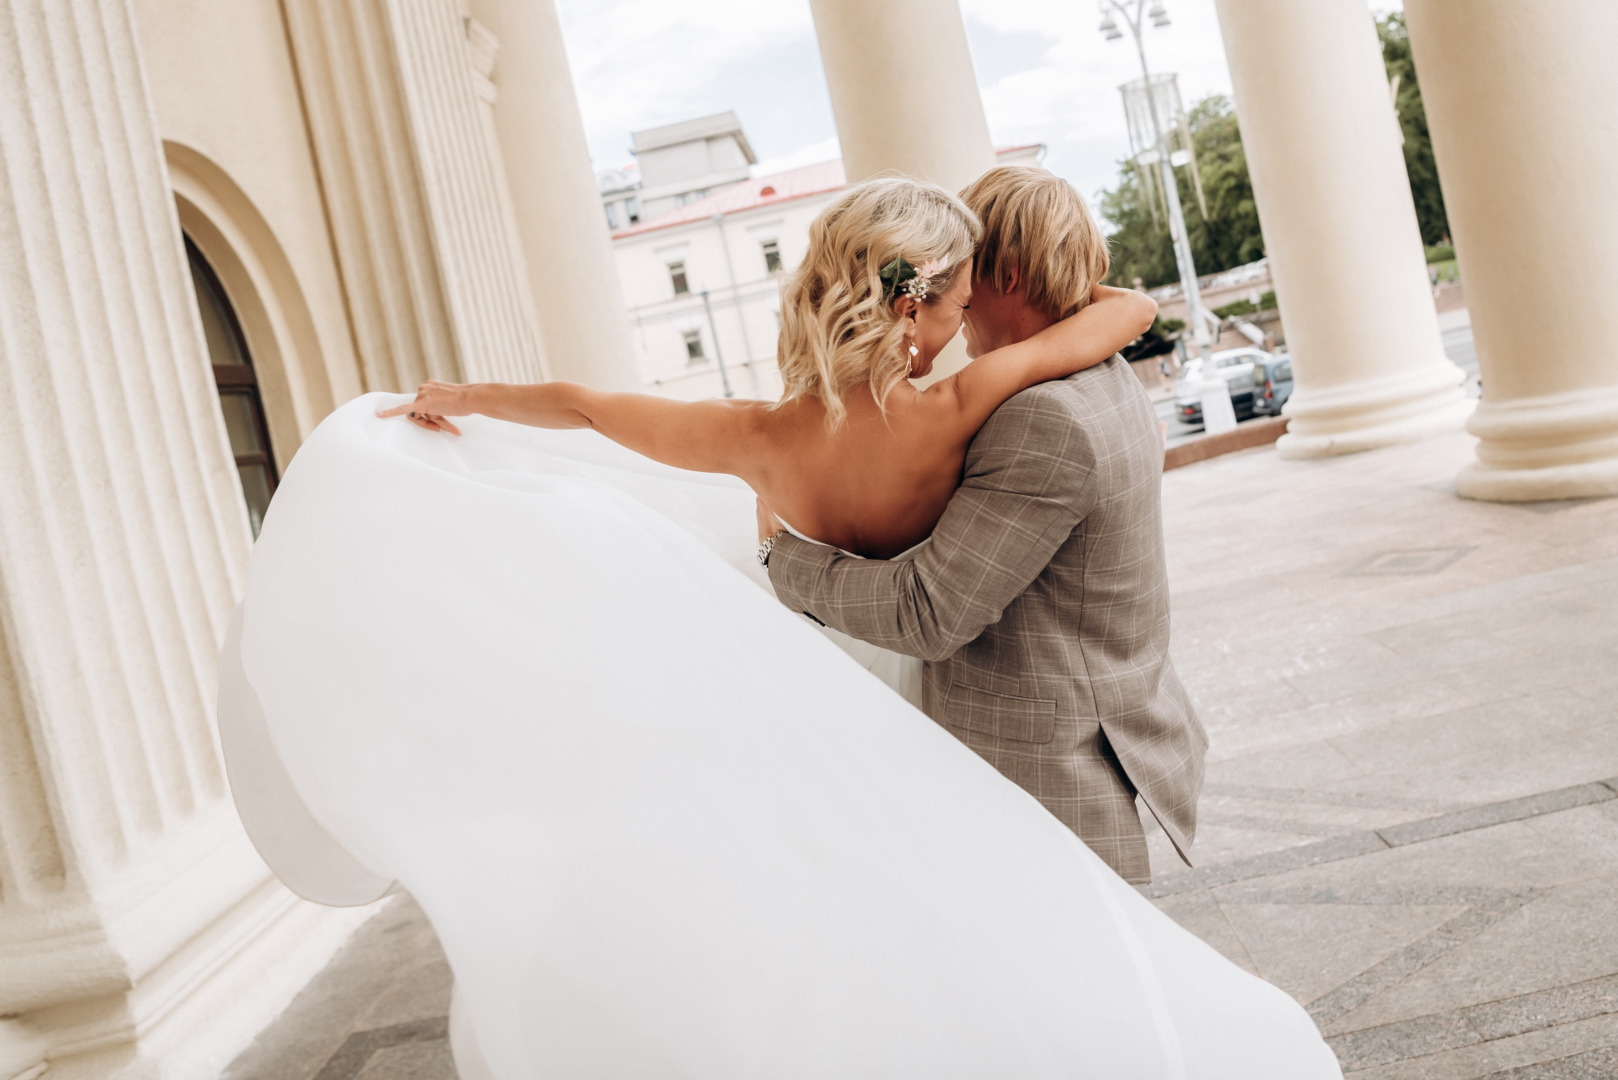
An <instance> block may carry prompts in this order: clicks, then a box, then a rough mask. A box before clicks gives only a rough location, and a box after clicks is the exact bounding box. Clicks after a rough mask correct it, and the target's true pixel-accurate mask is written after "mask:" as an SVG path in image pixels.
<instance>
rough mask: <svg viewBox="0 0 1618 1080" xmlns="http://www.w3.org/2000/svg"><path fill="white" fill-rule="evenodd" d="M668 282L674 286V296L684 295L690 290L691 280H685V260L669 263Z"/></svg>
mask: <svg viewBox="0 0 1618 1080" xmlns="http://www.w3.org/2000/svg"><path fill="white" fill-rule="evenodd" d="M669 282H670V284H672V285H673V286H674V295H675V296H684V295H685V294H686V293H688V292H690V291H691V282H689V281H687V280H686V276H685V260H684V259H681V260H680V261H679V262H671V263H669Z"/></svg>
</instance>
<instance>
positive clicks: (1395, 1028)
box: [1326, 1013, 1483, 1073]
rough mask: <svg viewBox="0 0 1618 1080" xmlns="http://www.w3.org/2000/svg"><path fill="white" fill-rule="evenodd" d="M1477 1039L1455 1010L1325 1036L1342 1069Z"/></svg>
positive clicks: (1348, 1070) (1468, 1043)
mask: <svg viewBox="0 0 1618 1080" xmlns="http://www.w3.org/2000/svg"><path fill="white" fill-rule="evenodd" d="M1480 1042H1483V1037H1482V1036H1481V1035H1479V1034H1478V1033H1477V1031H1476V1030H1474V1029H1473V1027H1472V1026H1471V1025H1470V1024H1468V1023H1467V1022H1466V1019H1465V1018H1464V1017H1462V1016H1461V1015H1460V1014H1459V1013H1442V1014H1440V1015H1438V1016H1420V1017H1417V1018H1416V1019H1414V1020H1404V1021H1401V1022H1399V1023H1397V1024H1384V1025H1382V1026H1381V1027H1374V1028H1367V1029H1366V1030H1364V1031H1353V1032H1349V1033H1348V1034H1345V1035H1333V1036H1330V1037H1329V1038H1327V1040H1326V1043H1327V1045H1328V1046H1330V1047H1331V1048H1332V1050H1333V1051H1334V1052H1335V1053H1336V1054H1337V1060H1338V1061H1339V1062H1340V1063H1341V1064H1342V1066H1343V1071H1344V1072H1345V1073H1351V1072H1355V1071H1357V1070H1363V1069H1368V1068H1371V1067H1373V1066H1376V1065H1390V1064H1392V1063H1394V1062H1396V1061H1408V1060H1409V1059H1411V1058H1418V1057H1426V1056H1427V1055H1429V1054H1437V1053H1440V1052H1442V1051H1444V1050H1454V1049H1455V1048H1456V1047H1460V1046H1471V1045H1473V1044H1475V1043H1480Z"/></svg>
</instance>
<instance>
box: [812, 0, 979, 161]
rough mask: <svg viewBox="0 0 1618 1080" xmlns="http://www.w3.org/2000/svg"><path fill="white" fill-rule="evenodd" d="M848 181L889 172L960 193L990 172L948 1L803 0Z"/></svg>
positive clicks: (971, 78)
mask: <svg viewBox="0 0 1618 1080" xmlns="http://www.w3.org/2000/svg"><path fill="white" fill-rule="evenodd" d="M809 7H810V10H811V11H813V12H814V18H815V36H816V37H817V38H819V40H820V59H821V63H822V64H823V65H824V66H825V69H826V85H827V86H828V87H829V88H830V90H831V105H832V112H833V113H834V114H835V115H836V117H837V140H838V142H840V143H841V144H842V148H843V169H844V170H845V171H846V172H847V174H848V180H849V183H858V182H859V181H861V180H865V179H868V178H870V177H872V176H875V175H876V174H877V173H879V172H885V171H887V170H890V169H891V170H896V171H898V172H902V173H907V174H909V175H911V176H917V177H921V178H923V179H927V180H932V181H934V182H936V183H939V184H942V185H943V186H945V187H947V188H949V189H950V190H951V191H959V190H961V189H962V188H964V187H965V186H966V185H967V184H970V183H971V182H972V181H973V180H975V179H977V178H978V176H980V175H981V174H982V173H984V172H986V171H987V170H988V169H990V168H992V167H993V165H994V148H993V146H992V145H991V144H990V142H989V125H988V122H987V121H985V120H984V118H983V100H982V99H981V98H980V97H979V96H978V83H977V76H976V75H975V74H974V73H973V70H972V54H971V52H970V51H969V50H968V49H967V45H966V26H965V24H964V23H962V21H961V9H960V7H959V6H958V5H957V4H956V0H904V2H902V3H891V2H889V3H871V2H869V0H810V4H809Z"/></svg>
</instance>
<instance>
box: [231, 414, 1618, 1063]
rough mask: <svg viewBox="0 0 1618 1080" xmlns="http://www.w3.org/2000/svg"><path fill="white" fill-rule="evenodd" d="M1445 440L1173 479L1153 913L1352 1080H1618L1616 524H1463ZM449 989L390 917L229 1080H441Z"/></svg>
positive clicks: (1244, 456) (1500, 514)
mask: <svg viewBox="0 0 1618 1080" xmlns="http://www.w3.org/2000/svg"><path fill="white" fill-rule="evenodd" d="M1471 442H1472V440H1471V439H1470V438H1468V437H1466V436H1464V435H1455V436H1449V437H1444V438H1438V439H1433V440H1429V441H1427V442H1424V443H1421V444H1418V445H1415V446H1405V447H1392V448H1389V449H1385V450H1379V451H1373V452H1371V453H1366V454H1358V455H1354V456H1351V457H1344V458H1337V459H1331V460H1327V461H1311V462H1291V461H1283V460H1281V459H1280V458H1279V457H1278V456H1277V455H1276V454H1275V452H1274V450H1273V449H1271V448H1264V449H1260V450H1253V451H1248V452H1245V453H1241V454H1235V455H1231V456H1229V457H1224V458H1216V459H1214V460H1211V461H1207V462H1204V463H1200V464H1197V465H1193V466H1190V467H1187V468H1183V469H1179V470H1175V471H1173V472H1170V473H1168V474H1167V475H1166V476H1165V477H1164V485H1163V486H1164V491H1163V502H1164V510H1165V528H1166V531H1167V535H1168V543H1169V559H1170V566H1169V573H1170V581H1171V586H1172V589H1173V596H1174V656H1175V661H1176V664H1177V665H1178V667H1179V669H1180V672H1181V674H1182V677H1183V678H1184V679H1185V681H1186V684H1187V686H1188V687H1189V689H1190V690H1191V693H1192V695H1193V697H1194V698H1195V700H1196V701H1197V703H1198V707H1199V709H1200V711H1201V714H1202V716H1203V718H1204V720H1205V722H1206V723H1207V725H1208V728H1209V732H1210V736H1211V738H1212V749H1211V752H1210V758H1209V768H1208V783H1207V787H1206V790H1205V794H1204V798H1203V801H1202V821H1201V826H1200V831H1199V835H1198V838H1197V845H1196V855H1197V861H1198V866H1197V867H1196V868H1195V869H1189V868H1187V867H1185V866H1184V865H1182V864H1181V863H1180V862H1179V861H1178V859H1177V858H1176V857H1175V856H1174V854H1173V852H1172V849H1171V848H1170V847H1169V845H1168V843H1167V840H1166V839H1165V838H1164V837H1163V836H1162V835H1161V833H1158V832H1155V831H1154V832H1153V835H1152V845H1153V864H1154V867H1155V868H1156V871H1157V878H1156V880H1155V882H1154V883H1153V885H1152V886H1151V887H1150V888H1149V889H1148V890H1147V892H1148V895H1150V896H1152V897H1153V898H1154V900H1155V902H1156V903H1157V904H1159V905H1160V906H1161V907H1162V909H1163V910H1164V911H1166V912H1167V913H1168V914H1169V915H1171V916H1172V917H1174V918H1175V919H1177V920H1178V921H1179V922H1180V923H1181V924H1182V925H1184V926H1185V927H1187V928H1188V929H1190V930H1191V931H1192V932H1194V933H1196V934H1198V935H1199V936H1201V937H1202V938H1203V939H1204V940H1206V941H1208V942H1209V943H1210V944H1212V945H1213V946H1214V947H1215V948H1217V949H1219V950H1220V951H1221V952H1223V953H1224V954H1225V955H1226V956H1228V957H1230V958H1231V959H1232V960H1233V961H1234V962H1236V963H1237V964H1240V965H1241V966H1243V967H1245V968H1247V969H1248V970H1250V971H1254V972H1256V973H1258V974H1260V975H1262V976H1263V977H1265V978H1267V979H1269V980H1271V981H1272V982H1274V983H1276V984H1277V985H1279V986H1280V987H1282V988H1283V989H1285V990H1286V991H1288V992H1289V993H1291V994H1293V995H1294V996H1295V997H1296V998H1297V999H1298V1000H1299V1001H1300V1002H1302V1003H1303V1004H1304V1005H1305V1006H1306V1007H1307V1008H1308V1009H1309V1010H1310V1011H1311V1013H1312V1014H1313V1015H1314V1016H1315V1018H1316V1020H1317V1022H1318V1023H1319V1024H1320V1025H1321V1030H1322V1031H1323V1032H1324V1033H1325V1035H1326V1036H1327V1038H1328V1041H1329V1042H1330V1043H1331V1045H1332V1047H1333V1048H1334V1049H1335V1050H1336V1052H1337V1054H1338V1056H1339V1059H1340V1060H1341V1061H1342V1063H1343V1067H1344V1070H1345V1072H1346V1073H1347V1074H1348V1075H1349V1076H1351V1077H1354V1078H1356V1080H1373V1078H1375V1080H1406V1078H1409V1080H1414V1078H1422V1080H1476V1078H1487V1080H1574V1078H1577V1080H1594V1078H1614V1077H1618V710H1615V708H1614V705H1613V702H1614V700H1615V698H1618V499H1604V500H1588V501H1559V502H1554V503H1540V504H1527V505H1515V506H1513V505H1495V504H1486V503H1475V502H1468V501H1465V500H1462V499H1458V498H1456V496H1455V494H1454V487H1453V477H1454V475H1455V473H1456V471H1457V470H1458V469H1459V468H1460V466H1461V465H1462V464H1463V463H1464V462H1465V461H1466V460H1468V458H1469V456H1470V448H1471ZM449 984H450V975H449V969H448V967H447V965H446V964H445V962H444V960H443V956H442V953H441V952H440V951H439V948H438V944H437V941H436V939H435V938H434V936H433V934H432V930H431V928H430V927H429V926H428V925H427V923H426V920H425V918H424V917H423V916H422V915H421V913H420V910H419V909H418V908H416V907H415V905H414V904H413V903H412V902H411V901H410V900H409V898H407V897H406V898H399V899H397V900H394V901H392V902H391V903H390V904H388V905H387V906H385V907H384V908H383V909H382V910H381V912H380V914H379V915H378V916H377V917H376V918H374V919H373V920H372V921H371V922H369V923H367V924H366V925H365V926H364V927H363V928H361V930H360V931H359V932H358V933H357V934H356V935H355V937H354V939H353V940H352V941H351V943H350V944H349V945H348V947H347V948H346V949H345V950H344V952H343V953H341V954H340V955H339V956H338V957H337V958H336V959H335V960H334V961H333V962H332V964H331V965H330V967H329V968H328V969H327V970H326V971H325V972H324V973H323V974H322V975H321V976H320V977H319V978H318V979H317V980H316V981H315V982H314V983H313V984H311V986H310V987H309V989H308V990H307V991H305V993H304V994H303V996H301V997H300V998H299V999H298V1000H297V1001H296V1002H295V1003H294V1004H293V1005H292V1006H291V1007H290V1008H289V1009H288V1011H287V1012H286V1013H285V1014H284V1015H283V1016H282V1017H281V1018H280V1019H279V1020H278V1021H277V1022H276V1023H275V1024H274V1025H273V1026H272V1027H271V1028H270V1029H268V1030H267V1031H266V1032H265V1033H264V1034H263V1035H262V1036H261V1037H260V1039H259V1040H258V1042H257V1043H256V1044H255V1045H254V1046H253V1047H252V1048H251V1049H249V1050H248V1051H247V1052H246V1053H244V1054H243V1055H242V1056H241V1057H240V1058H239V1059H238V1060H237V1061H236V1062H235V1064H234V1065H233V1066H232V1067H231V1069H230V1070H229V1072H228V1073H227V1074H226V1075H227V1077H228V1080H308V1078H318V1080H352V1078H357V1077H363V1078H365V1080H384V1078H387V1080H440V1078H449V1077H452V1076H454V1065H453V1062H452V1061H451V1059H450V1056H449V1051H448V1045H447V1042H446V1039H445V1027H446V1022H445V1019H444V1017H445V1014H446V1011H447V1001H448V991H449Z"/></svg>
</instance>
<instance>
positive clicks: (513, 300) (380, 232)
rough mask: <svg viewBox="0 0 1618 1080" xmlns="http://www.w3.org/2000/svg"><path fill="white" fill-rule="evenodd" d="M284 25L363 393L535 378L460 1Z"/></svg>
mask: <svg viewBox="0 0 1618 1080" xmlns="http://www.w3.org/2000/svg"><path fill="white" fill-rule="evenodd" d="M283 11H284V12H285V15H286V22H287V30H288V36H289V38H290V40H291V42H292V51H293V56H294V59H295V60H296V63H297V67H298V80H299V84H300V87H301V89H302V90H303V95H304V106H305V110H306V114H307V116H308V118H309V127H310V135H311V139H312V142H313V144H314V149H315V158H316V160H317V161H318V163H319V165H320V173H321V185H322V188H323V189H324V191H325V195H326V201H327V207H328V209H329V211H330V221H331V230H332V236H333V240H334V242H335V246H336V249H337V258H338V264H339V266H340V268H341V272H342V279H343V288H344V291H345V292H346V293H347V295H348V302H349V311H350V317H351V319H352V322H353V326H354V337H355V342H356V344H357V346H358V350H359V353H360V362H361V366H362V368H363V370H364V373H365V383H366V389H368V390H413V389H415V386H416V384H417V383H419V382H421V381H422V380H424V379H428V378H442V379H451V380H460V379H467V380H481V379H496V380H502V381H512V382H529V381H538V380H540V379H541V378H543V376H544V372H543V360H542V347H541V344H540V340H539V335H538V331H537V327H536V326H535V322H536V320H535V318H534V314H533V308H532V304H531V300H530V296H529V291H528V289H527V286H526V283H525V281H524V272H523V267H522V257H521V254H520V252H519V250H518V247H517V245H516V244H515V243H514V242H513V236H514V233H515V225H514V223H513V222H512V220H511V216H510V213H509V211H508V209H507V201H506V199H505V198H504V194H503V192H502V191H501V184H502V181H503V177H502V169H503V166H502V165H501V163H500V162H499V160H498V157H497V156H496V155H495V154H494V153H493V152H492V151H493V149H494V148H493V147H491V146H490V145H489V142H488V140H487V139H485V138H484V137H483V134H482V133H483V120H482V116H481V115H480V110H481V109H482V105H481V104H480V103H479V100H478V89H477V78H478V75H477V72H476V70H475V66H474V65H475V58H474V54H473V49H472V47H471V45H470V44H469V43H468V41H467V32H468V24H467V22H466V21H465V20H464V19H463V18H462V16H461V15H460V11H459V5H458V4H457V3H456V0H354V2H353V3H344V4H330V3H324V2H321V0H285V3H284V4H283Z"/></svg>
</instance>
